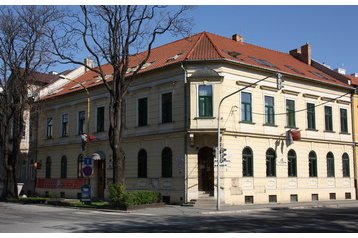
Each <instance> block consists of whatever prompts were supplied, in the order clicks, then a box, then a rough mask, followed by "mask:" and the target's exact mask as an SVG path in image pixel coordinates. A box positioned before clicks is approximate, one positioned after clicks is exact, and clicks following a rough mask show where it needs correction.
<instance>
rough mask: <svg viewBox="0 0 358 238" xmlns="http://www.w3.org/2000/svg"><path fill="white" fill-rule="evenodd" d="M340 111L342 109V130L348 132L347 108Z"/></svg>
mask: <svg viewBox="0 0 358 238" xmlns="http://www.w3.org/2000/svg"><path fill="white" fill-rule="evenodd" d="M339 111H340V117H341V132H342V133H348V117H347V109H344V108H341V109H340V110H339Z"/></svg>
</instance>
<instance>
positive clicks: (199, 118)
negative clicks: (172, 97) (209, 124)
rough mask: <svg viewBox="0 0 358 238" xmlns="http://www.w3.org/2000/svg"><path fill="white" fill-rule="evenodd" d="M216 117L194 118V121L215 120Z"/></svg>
mask: <svg viewBox="0 0 358 238" xmlns="http://www.w3.org/2000/svg"><path fill="white" fill-rule="evenodd" d="M215 118H216V117H194V120H201V119H204V120H206V119H215Z"/></svg>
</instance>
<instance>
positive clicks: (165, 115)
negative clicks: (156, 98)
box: [162, 93, 173, 123]
mask: <svg viewBox="0 0 358 238" xmlns="http://www.w3.org/2000/svg"><path fill="white" fill-rule="evenodd" d="M172 100H173V99H172V93H163V94H162V123H167V122H172V121H173V119H172Z"/></svg>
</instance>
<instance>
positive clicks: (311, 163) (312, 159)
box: [308, 151, 317, 177]
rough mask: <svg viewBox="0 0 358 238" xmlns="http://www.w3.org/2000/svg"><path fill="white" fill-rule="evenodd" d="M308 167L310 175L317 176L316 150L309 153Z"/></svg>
mask: <svg viewBox="0 0 358 238" xmlns="http://www.w3.org/2000/svg"><path fill="white" fill-rule="evenodd" d="M308 169H309V176H310V177H317V155H316V152H314V151H311V152H310V153H309V155H308Z"/></svg>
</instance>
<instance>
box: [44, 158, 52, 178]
mask: <svg viewBox="0 0 358 238" xmlns="http://www.w3.org/2000/svg"><path fill="white" fill-rule="evenodd" d="M45 177H46V178H51V157H47V158H46V175H45Z"/></svg>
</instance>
